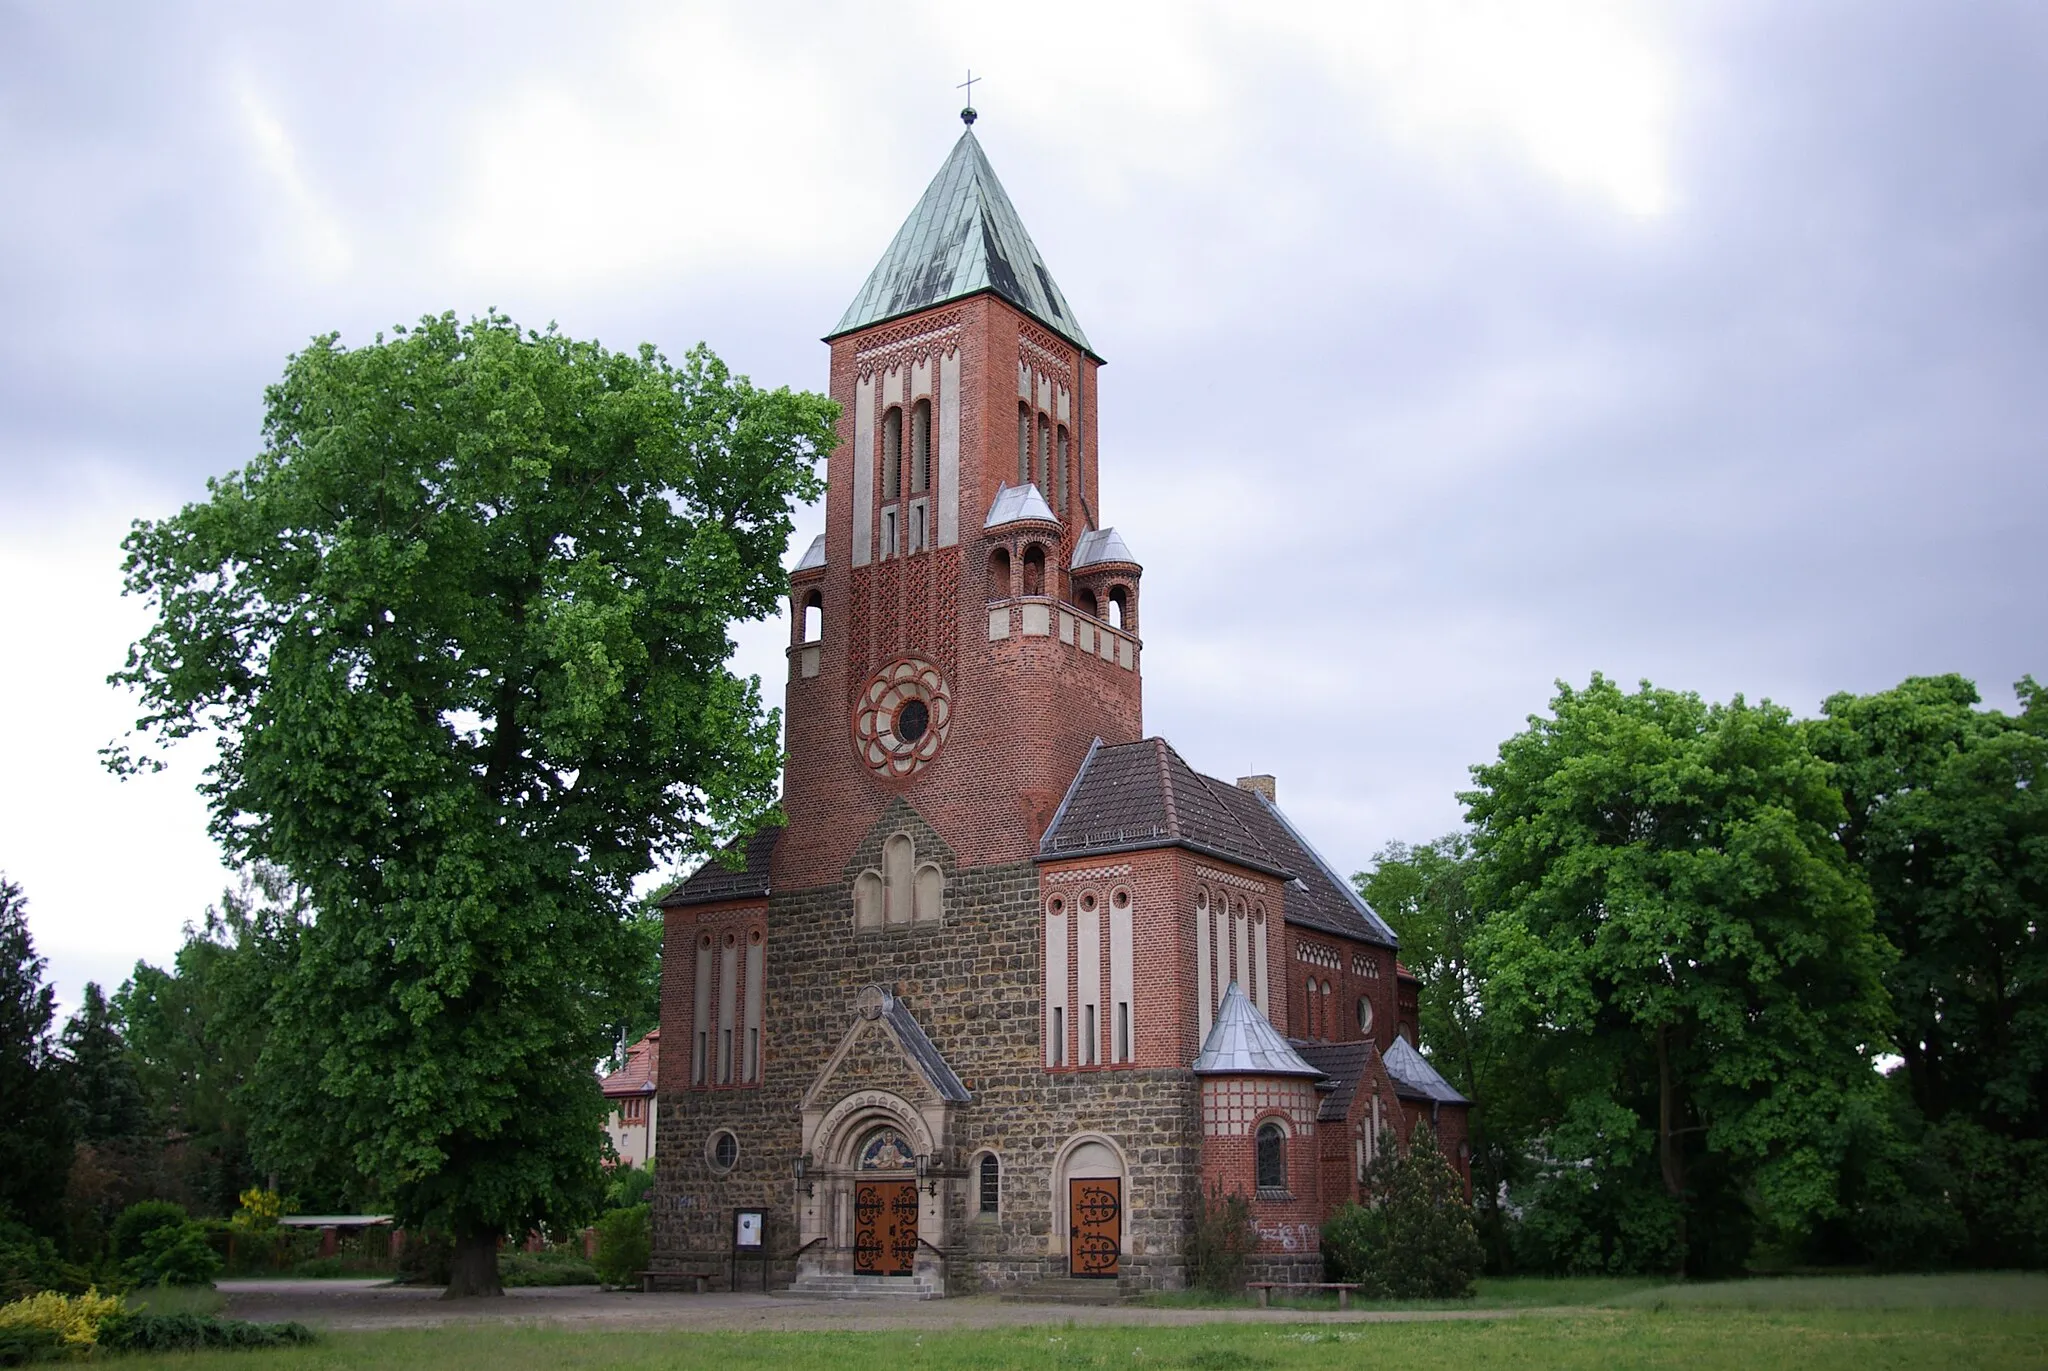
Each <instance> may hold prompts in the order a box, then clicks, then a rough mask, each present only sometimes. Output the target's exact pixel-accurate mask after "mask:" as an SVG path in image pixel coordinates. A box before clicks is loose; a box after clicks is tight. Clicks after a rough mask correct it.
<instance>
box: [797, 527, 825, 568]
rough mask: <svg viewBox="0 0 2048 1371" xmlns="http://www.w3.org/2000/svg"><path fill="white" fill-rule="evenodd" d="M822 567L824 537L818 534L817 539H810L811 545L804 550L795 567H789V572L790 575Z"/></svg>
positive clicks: (823, 562)
mask: <svg viewBox="0 0 2048 1371" xmlns="http://www.w3.org/2000/svg"><path fill="white" fill-rule="evenodd" d="M823 565H825V535H824V534H822V533H820V534H819V535H818V536H817V537H815V538H813V539H811V545H810V546H809V547H808V548H806V549H804V555H803V557H802V559H801V560H799V561H798V562H797V564H796V565H795V566H793V567H791V568H790V571H791V572H792V573H794V572H798V571H810V570H813V569H815V568H817V567H821V566H823Z"/></svg>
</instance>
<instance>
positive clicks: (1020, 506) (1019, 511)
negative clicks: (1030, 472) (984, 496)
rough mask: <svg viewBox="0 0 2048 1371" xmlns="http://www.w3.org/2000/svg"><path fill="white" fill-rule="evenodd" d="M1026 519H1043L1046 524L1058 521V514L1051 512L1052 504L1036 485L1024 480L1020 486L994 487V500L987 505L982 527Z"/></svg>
mask: <svg viewBox="0 0 2048 1371" xmlns="http://www.w3.org/2000/svg"><path fill="white" fill-rule="evenodd" d="M1027 519H1037V520H1043V521H1044V522H1045V523H1048V524H1056V523H1058V522H1059V516H1058V515H1056V514H1054V513H1053V512H1052V506H1051V505H1049V504H1047V503H1046V502H1045V497H1044V496H1043V495H1041V494H1039V493H1038V487H1037V486H1036V485H1033V484H1031V483H1030V482H1028V481H1027V482H1026V483H1025V484H1023V485H1021V486H1013V485H1008V484H1004V485H1000V486H997V487H996V498H995V502H994V503H993V504H991V505H990V506H989V507H988V518H987V519H986V520H985V521H983V523H982V525H981V526H982V527H983V528H984V529H989V528H1001V527H1002V526H1003V525H1004V524H1019V523H1023V522H1024V521H1025V520H1027Z"/></svg>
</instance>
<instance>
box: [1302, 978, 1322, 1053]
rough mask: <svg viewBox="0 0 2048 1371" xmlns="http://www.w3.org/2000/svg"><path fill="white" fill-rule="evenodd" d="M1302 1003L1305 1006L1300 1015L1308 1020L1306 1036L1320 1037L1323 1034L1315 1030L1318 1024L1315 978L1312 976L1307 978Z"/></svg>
mask: <svg viewBox="0 0 2048 1371" xmlns="http://www.w3.org/2000/svg"><path fill="white" fill-rule="evenodd" d="M1302 1004H1303V1005H1304V1006H1305V1008H1304V1009H1303V1010H1302V1011H1301V1012H1302V1015H1303V1017H1304V1018H1306V1019H1307V1020H1308V1036H1309V1037H1311V1038H1320V1037H1322V1036H1323V1035H1322V1034H1321V1033H1319V1032H1317V1031H1316V1030H1317V1028H1318V1027H1319V1025H1318V1024H1317V1022H1316V978H1315V977H1313V976H1311V977H1309V978H1308V989H1307V991H1306V993H1305V996H1304V998H1303V1000H1302Z"/></svg>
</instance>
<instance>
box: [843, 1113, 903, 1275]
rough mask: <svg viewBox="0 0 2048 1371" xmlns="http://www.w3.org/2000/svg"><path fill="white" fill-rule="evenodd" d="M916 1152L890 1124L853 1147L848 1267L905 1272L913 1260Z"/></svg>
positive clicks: (866, 1271)
mask: <svg viewBox="0 0 2048 1371" xmlns="http://www.w3.org/2000/svg"><path fill="white" fill-rule="evenodd" d="M917 1210H918V1201H917V1153H916V1152H915V1151H914V1150H913V1149H912V1146H911V1143H910V1140H909V1139H908V1138H906V1137H905V1136H904V1135H903V1133H902V1132H901V1131H900V1130H898V1129H897V1128H896V1127H895V1126H894V1125H893V1124H883V1125H882V1126H881V1127H879V1128H874V1129H871V1130H869V1131H868V1132H867V1133H865V1134H863V1135H862V1137H861V1140H860V1143H859V1145H858V1146H857V1147H856V1148H855V1149H854V1178H853V1272H854V1274H855V1275H857V1276H907V1275H909V1274H910V1273H911V1270H912V1269H913V1268H914V1267H915V1265H916V1263H917Z"/></svg>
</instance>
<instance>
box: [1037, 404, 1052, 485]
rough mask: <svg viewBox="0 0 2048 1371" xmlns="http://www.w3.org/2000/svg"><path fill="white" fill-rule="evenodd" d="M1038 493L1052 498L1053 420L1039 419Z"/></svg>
mask: <svg viewBox="0 0 2048 1371" xmlns="http://www.w3.org/2000/svg"><path fill="white" fill-rule="evenodd" d="M1038 493H1039V494H1041V495H1043V496H1045V497H1046V498H1047V499H1050V498H1052V421H1051V420H1050V419H1046V418H1044V417H1040V419H1039V421H1038Z"/></svg>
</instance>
